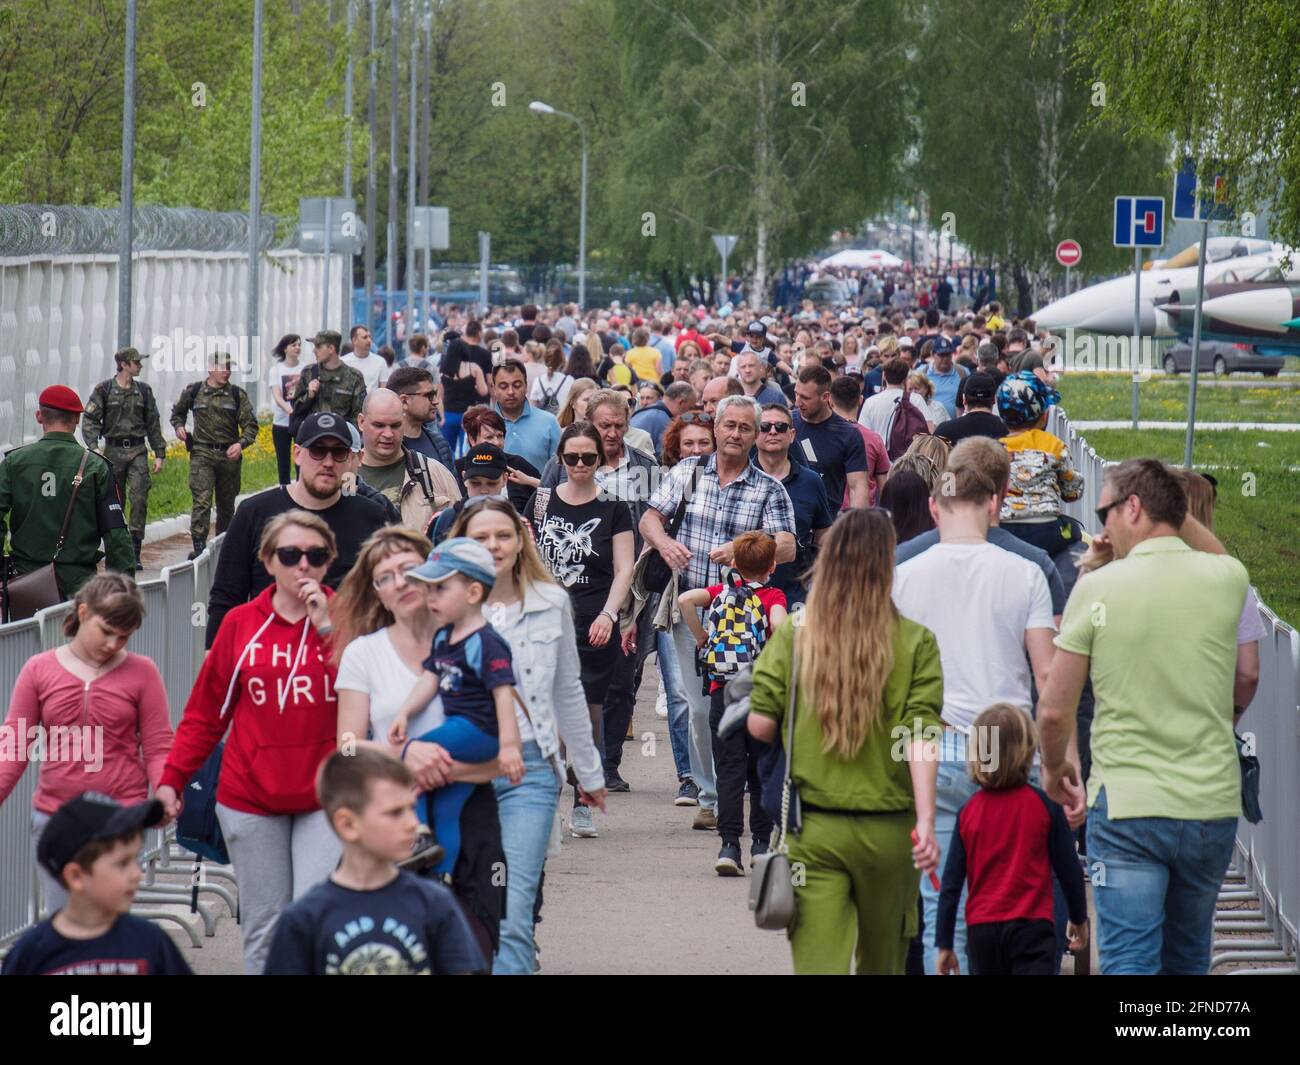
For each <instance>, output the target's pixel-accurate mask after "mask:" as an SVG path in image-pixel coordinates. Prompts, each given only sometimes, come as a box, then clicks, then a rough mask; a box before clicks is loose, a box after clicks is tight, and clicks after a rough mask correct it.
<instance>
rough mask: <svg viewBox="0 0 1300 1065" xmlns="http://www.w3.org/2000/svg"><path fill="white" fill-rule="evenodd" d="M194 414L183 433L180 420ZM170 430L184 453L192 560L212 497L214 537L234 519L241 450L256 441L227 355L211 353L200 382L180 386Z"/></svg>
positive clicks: (253, 421) (202, 543) (204, 538)
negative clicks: (187, 467)
mask: <svg viewBox="0 0 1300 1065" xmlns="http://www.w3.org/2000/svg"><path fill="white" fill-rule="evenodd" d="M190 411H193V412H194V429H193V431H192V432H190V433H187V432H186V431H185V416H186V415H187V414H189V413H190ZM172 428H174V429H175V430H176V436H177V438H178V439H180V440H182V441H184V443H185V446H186V447H187V448H188V449H189V452H190V493H191V495H193V497H194V506H193V508H192V509H191V510H190V539H191V540H193V541H194V550H193V551H192V552H191V553H190V556H189V557H190V558H197V557H198V555H199V552H201V551H202V550H203V549H204V548H205V547H207V544H208V519H209V517H210V515H211V512H212V493H213V491H214V490H215V491H216V495H217V534H218V535H220V534H221V533H223V532H225V531H226V526H227V525H229V524H230V519H231V518H232V517H233V516H234V513H235V496H237V495H239V474H240V467H241V466H242V465H243V459H242V458H241V457H240V456H241V455H243V453H244V449H245V448H247V447H250V446H251V445H252V443H253V441H255V440H256V439H257V418H256V417H254V415H253V405H252V404H251V403H250V402H249V400H248V393H247V392H245V391H244V390H243V389H242V388H240V387H239V386H238V385H232V384H231V383H230V355H229V354H227V353H226V352H222V351H219V352H215V353H214V354H213V355H212V357H211V358H210V359H209V360H208V376H207V380H205V381H195V382H194V384H192V385H186V386H185V389H184V390H183V391H182V392H181V394H180V398H179V399H177V400H176V405H175V406H174V407H172Z"/></svg>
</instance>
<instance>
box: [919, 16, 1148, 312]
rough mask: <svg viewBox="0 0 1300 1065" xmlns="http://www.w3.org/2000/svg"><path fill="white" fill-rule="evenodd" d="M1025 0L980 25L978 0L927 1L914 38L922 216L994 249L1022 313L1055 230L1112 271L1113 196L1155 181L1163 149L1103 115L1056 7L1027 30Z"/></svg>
mask: <svg viewBox="0 0 1300 1065" xmlns="http://www.w3.org/2000/svg"><path fill="white" fill-rule="evenodd" d="M1032 3H1033V0H1011V3H1009V4H1008V5H1007V6H1006V7H1004V9H1003V12H1002V17H1000V18H999V19H998V20H997V23H996V25H995V26H993V27H991V29H990V30H985V29H983V27H985V26H988V25H989V19H988V7H987V4H986V3H983V2H981V0H930V2H928V3H927V4H926V5H925V8H924V29H923V31H922V33H921V35H920V38H919V40H920V44H919V48H918V51H919V53H920V54H921V55H923V56H925V66H926V72H927V74H926V77H924V78H921V79H918V100H917V119H918V124H919V127H920V130H921V138H920V147H919V151H918V153H917V156H916V166H915V169H914V175H915V177H914V181H915V187H916V189H917V190H918V191H921V192H924V193H926V194H927V195H928V198H929V202H930V206H931V218H932V219H933V220H942V219H943V218H944V216H945V215H946V214H947V213H948V212H951V213H952V215H953V216H954V218H953V219H949V221H950V222H955V229H956V238H957V240H958V241H960V242H961V243H964V244H965V245H966V246H967V247H969V248H970V249H971V250H972V251H973V252H974V253H975V254H976V258H977V260H986V259H989V258H991V259H993V260H995V261H996V262H998V263H999V264H1000V265H1001V267H1002V270H1001V271H1000V273H1001V274H1002V276H1004V277H1005V276H1007V275H1008V274H1009V275H1010V277H1011V278H1012V279H1013V280H1014V282H1015V285H1016V289H1017V303H1018V310H1019V312H1020V313H1022V314H1028V313H1029V312H1030V311H1031V310H1032V309H1033V305H1034V304H1035V303H1036V302H1037V300H1038V298H1039V296H1040V295H1041V289H1042V286H1043V284H1044V283H1045V282H1046V281H1047V280H1048V279H1049V278H1050V277H1051V276H1052V274H1054V273H1055V272H1057V271H1061V270H1063V268H1062V267H1060V266H1058V265H1057V264H1056V261H1055V256H1054V251H1055V248H1056V245H1057V243H1059V242H1060V241H1061V240H1062V239H1064V238H1067V237H1069V238H1073V239H1075V240H1078V241H1079V242H1080V244H1082V245H1083V248H1084V255H1085V261H1086V262H1087V264H1088V269H1089V270H1098V269H1100V270H1107V269H1110V270H1119V269H1122V268H1123V267H1124V265H1125V263H1126V262H1127V261H1128V260H1127V253H1125V252H1123V251H1117V250H1116V249H1114V248H1113V247H1112V246H1111V215H1112V204H1113V199H1114V197H1115V196H1117V195H1123V194H1128V193H1145V192H1154V191H1156V190H1157V189H1158V188H1159V186H1160V184H1161V181H1162V177H1161V175H1162V174H1163V172H1164V168H1165V166H1166V162H1167V150H1166V147H1165V145H1164V144H1163V143H1162V142H1161V140H1160V139H1157V138H1154V137H1140V138H1134V139H1125V138H1124V137H1123V136H1122V135H1121V133H1120V132H1119V131H1117V130H1115V129H1114V128H1112V127H1110V126H1108V125H1105V124H1103V123H1102V122H1101V120H1100V112H1101V111H1102V110H1104V108H1102V107H1099V106H1098V99H1099V98H1098V97H1097V95H1096V93H1095V91H1094V89H1093V86H1092V79H1090V78H1088V77H1086V76H1085V74H1084V72H1083V71H1081V70H1079V69H1077V68H1075V67H1073V66H1072V65H1071V63H1070V58H1071V51H1072V47H1073V42H1072V37H1071V30H1070V27H1069V25H1068V23H1067V21H1066V20H1065V19H1064V18H1057V19H1055V20H1052V21H1051V22H1050V24H1049V23H1048V22H1046V21H1045V22H1044V23H1043V24H1042V25H1041V28H1040V32H1039V34H1038V35H1037V36H1036V37H1035V38H1034V39H1032V40H1031V36H1030V33H1029V31H1028V29H1027V28H1026V27H1024V26H1023V24H1022V19H1023V16H1024V15H1025V13H1026V11H1027V10H1028V9H1029V7H1030V5H1031V4H1032Z"/></svg>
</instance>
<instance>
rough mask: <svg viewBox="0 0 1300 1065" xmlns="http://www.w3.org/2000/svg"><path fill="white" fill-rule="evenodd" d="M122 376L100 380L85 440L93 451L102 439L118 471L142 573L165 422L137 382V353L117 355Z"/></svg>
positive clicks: (85, 420) (86, 418) (84, 422)
mask: <svg viewBox="0 0 1300 1065" xmlns="http://www.w3.org/2000/svg"><path fill="white" fill-rule="evenodd" d="M113 361H114V362H115V363H116V364H117V373H116V374H115V375H114V376H113V377H111V378H109V379H108V380H107V381H101V382H100V383H99V384H97V385H96V386H95V390H94V391H93V392H91V394H90V401H89V402H88V403H87V404H86V412H85V414H83V415H82V416H81V438H82V439H83V440H84V441H85V442H86V446H87V447H88V448H90V449H91V450H92V451H93V450H95V444H96V443H97V442H98V440H99V437H100V436H101V434H102V435H103V437H104V458H106V459H108V464H109V465H110V466H112V467H113V477H114V478H115V479H116V480H117V484H118V488H119V490H120V491H121V492H122V495H123V497H124V501H125V502H126V503H127V505H128V507H129V508H130V509H129V512H128V516H127V528H128V530H129V531H130V533H131V542H132V543H133V544H134V545H135V568H136V569H137V570H141V569H143V568H144V566H143V565H142V564H141V562H140V549H141V547H142V546H143V545H144V527H145V523H146V521H147V520H148V514H149V489H150V488H151V487H152V482H151V481H150V479H149V454H148V450H146V448H145V443H146V441H147V442H148V445H149V449H151V450H152V451H153V472H154V473H155V474H158V473H161V472H162V467H163V455H164V454H165V453H166V451H167V444H166V442H165V441H164V440H163V435H162V422H161V420H160V419H159V417H158V402H157V400H155V399H154V395H153V389H152V388H150V387H149V386H148V385H147V384H145V383H144V382H143V381H139V380H137V378H138V377H139V376H140V371H141V370H142V369H143V368H144V363H143V361H142V360H141V358H140V353H139V352H138V351H136V350H135V348H123V349H122V350H121V351H119V352H117V353H116V354H114V356H113Z"/></svg>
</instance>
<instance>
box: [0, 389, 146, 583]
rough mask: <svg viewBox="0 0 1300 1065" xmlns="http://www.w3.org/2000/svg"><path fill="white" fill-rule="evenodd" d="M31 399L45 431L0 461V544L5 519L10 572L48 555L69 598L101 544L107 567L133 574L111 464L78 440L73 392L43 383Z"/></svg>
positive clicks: (89, 573) (26, 569)
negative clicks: (78, 482) (77, 483)
mask: <svg viewBox="0 0 1300 1065" xmlns="http://www.w3.org/2000/svg"><path fill="white" fill-rule="evenodd" d="M37 403H38V411H37V414H36V420H37V421H38V422H39V423H40V425H41V428H42V429H43V430H44V435H43V436H42V437H41V439H40V440H38V441H36V443H34V444H27V445H26V446H25V447H18V448H14V449H13V450H12V451H10V452H9V453H8V454H7V455H5V457H4V461H3V462H0V543H3V542H4V538H5V531H6V529H5V526H6V524H7V525H8V533H9V559H8V561H9V564H10V565H11V566H12V569H13V574H14V576H22V575H23V574H26V573H31V572H32V571H33V570H37V569H40V568H41V567H42V566H44V565H47V564H48V563H49V562H51V561H53V562H54V573H55V577H56V579H57V580H58V584H59V591H60V592H61V593H62V595H63V596H64V598H70V597H71V596H73V595H75V594H76V592H77V589H79V588H80V587H81V586H82V585H83V584H85V583H86V581H88V580H90V578H91V577H93V576H94V575H95V569H96V567H97V566H98V564H99V560H100V559H101V558H103V557H104V555H103V554H101V553H100V549H99V546H100V544H101V543H102V544H103V545H104V550H105V551H106V552H107V556H108V568H109V569H111V570H117V571H118V572H119V573H128V574H129V573H132V572H133V571H134V568H135V560H134V558H133V557H132V555H131V537H130V536H129V534H128V533H127V531H126V523H125V522H124V521H123V520H122V503H121V500H120V498H119V497H118V494H117V483H116V482H115V481H114V480H113V470H112V467H111V466H109V464H108V463H107V462H106V461H104V459H103V458H102V457H101V456H99V455H96V454H94V453H91V454H89V455H87V454H86V450H85V449H84V448H83V447H82V446H81V445H80V444H79V443H77V437H76V432H77V419H78V418H79V416H80V414H81V410H82V407H81V401H80V400H79V399H78V398H77V394H76V393H75V392H74V391H72V389H70V388H66V387H65V386H63V385H50V386H49V388H47V389H45V390H44V391H43V392H42V393H41V394H40V398H39V399H38V401H37ZM82 456H85V457H86V466H85V469H84V471H83V473H82V481H81V487H80V489H79V490H78V491H77V500H76V506H75V507H74V508H73V510H72V516H71V519H70V520H69V521H68V535H67V538H66V539H65V540H64V541H63V547H62V549H61V550H60V551H59V552H58V555H59V557H58V559H57V560H55V559H54V553H55V547H56V545H57V544H58V542H59V529H60V528H61V527H62V525H63V520H64V517H65V516H66V515H67V514H68V502H69V500H71V499H72V484H73V481H75V480H76V476H77V468H78V467H79V466H80V465H81V459H82Z"/></svg>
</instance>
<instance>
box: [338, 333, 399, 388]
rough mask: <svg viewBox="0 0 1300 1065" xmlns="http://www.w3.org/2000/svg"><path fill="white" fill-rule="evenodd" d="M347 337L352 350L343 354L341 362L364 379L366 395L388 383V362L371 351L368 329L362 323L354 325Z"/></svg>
mask: <svg viewBox="0 0 1300 1065" xmlns="http://www.w3.org/2000/svg"><path fill="white" fill-rule="evenodd" d="M348 338H349V339H350V340H351V341H352V351H351V352H349V353H348V354H347V355H344V356H343V364H344V365H345V366H351V367H352V369H354V370H356V371H357V373H359V374H360V375H361V376H362V377H364V378H365V379H366V395H370V393H371V392H373V391H374V390H375V389H376V388H383V387H384V385H385V384H387V383H388V370H389V367H388V363H387V362H386V361H385V360H384V359H383V357H382V356H380V355H375V354H372V353H371V350H370V346H371V341H370V330H369V329H367V328H366V327H365V326H364V325H354V326H353V327H352V332H351V333H350V334H349V337H348Z"/></svg>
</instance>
